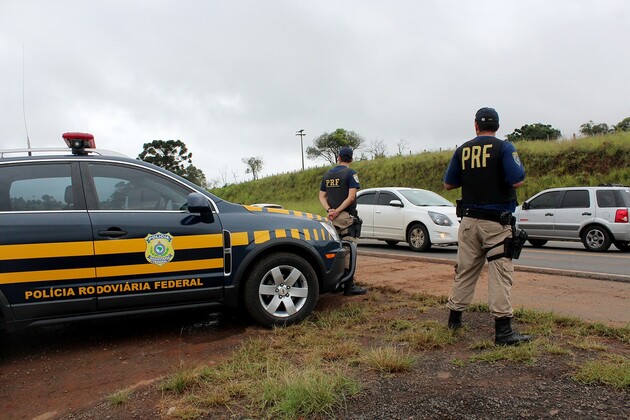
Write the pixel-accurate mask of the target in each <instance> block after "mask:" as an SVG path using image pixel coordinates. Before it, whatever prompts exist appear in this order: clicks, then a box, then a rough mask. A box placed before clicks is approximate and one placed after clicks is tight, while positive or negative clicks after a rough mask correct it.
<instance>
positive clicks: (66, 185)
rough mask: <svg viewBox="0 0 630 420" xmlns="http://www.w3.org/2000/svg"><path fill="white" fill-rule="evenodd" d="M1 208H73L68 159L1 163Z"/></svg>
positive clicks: (41, 209)
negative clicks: (13, 163) (23, 163)
mask: <svg viewBox="0 0 630 420" xmlns="http://www.w3.org/2000/svg"><path fill="white" fill-rule="evenodd" d="M0 180H1V181H0V210H2V211H51V210H73V209H74V197H73V194H72V176H71V165H70V164H69V163H54V164H33V165H3V166H2V167H0Z"/></svg>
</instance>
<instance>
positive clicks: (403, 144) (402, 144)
mask: <svg viewBox="0 0 630 420" xmlns="http://www.w3.org/2000/svg"><path fill="white" fill-rule="evenodd" d="M407 146H409V143H407V140H405V139H400V141H399V142H398V144H396V147H398V156H402V154H403V152H404V151H405V149H406V148H407Z"/></svg>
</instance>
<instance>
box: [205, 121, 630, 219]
mask: <svg viewBox="0 0 630 420" xmlns="http://www.w3.org/2000/svg"><path fill="white" fill-rule="evenodd" d="M516 147H517V149H518V152H519V156H520V158H521V161H522V162H523V165H524V166H525V170H526V172H527V178H526V180H525V185H524V186H523V187H522V188H519V189H518V199H519V201H523V200H525V199H527V198H529V197H531V196H532V195H534V194H535V193H537V192H538V191H540V190H543V189H546V188H552V187H564V186H584V185H598V184H605V183H614V184H624V185H630V133H628V132H625V133H618V134H613V135H607V136H597V137H588V138H584V139H576V140H559V141H523V142H519V143H517V144H516ZM453 152H454V150H446V151H441V152H425V153H420V154H415V155H409V156H393V157H388V158H382V159H375V160H368V161H360V162H354V163H353V164H352V167H353V168H354V169H355V170H356V171H357V172H358V173H359V179H360V181H361V187H362V188H371V187H386V186H397V187H415V188H424V189H427V190H431V191H435V192H437V193H439V194H441V195H443V196H444V197H446V198H448V199H449V200H451V201H453V202H455V199H457V198H459V197H460V194H461V193H460V190H454V191H445V190H444V188H443V186H442V177H443V176H444V172H445V171H446V166H447V165H448V162H449V160H450V158H451V156H452V154H453ZM328 169H329V167H328V166H326V167H319V168H312V169H306V170H304V171H296V172H292V173H287V174H282V175H276V176H271V177H267V178H263V179H258V180H256V181H250V182H243V183H240V184H233V185H228V186H225V187H222V188H214V189H212V190H210V192H212V193H214V194H216V195H218V196H219V197H221V198H223V199H226V200H228V201H232V202H234V203H241V204H252V203H277V204H281V205H283V206H284V207H285V208H290V209H293V210H302V211H308V212H312V213H317V214H322V215H323V214H324V209H322V208H321V206H320V204H319V201H318V199H317V196H318V191H319V184H320V182H321V179H322V176H323V175H324V173H325V172H326V171H327V170H328Z"/></svg>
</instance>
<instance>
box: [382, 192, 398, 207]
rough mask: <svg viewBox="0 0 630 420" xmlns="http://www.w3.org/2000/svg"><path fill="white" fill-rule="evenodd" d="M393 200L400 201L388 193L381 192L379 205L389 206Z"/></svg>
mask: <svg viewBox="0 0 630 420" xmlns="http://www.w3.org/2000/svg"><path fill="white" fill-rule="evenodd" d="M392 200H400V199H399V198H398V197H396V196H395V195H393V194H390V193H387V192H381V193H380V194H379V195H378V203H377V204H378V205H379V206H389V202H390V201H392Z"/></svg>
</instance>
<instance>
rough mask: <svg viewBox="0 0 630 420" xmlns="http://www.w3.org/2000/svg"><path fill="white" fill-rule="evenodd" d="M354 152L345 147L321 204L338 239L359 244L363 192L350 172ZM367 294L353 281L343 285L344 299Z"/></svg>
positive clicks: (325, 182)
mask: <svg viewBox="0 0 630 420" xmlns="http://www.w3.org/2000/svg"><path fill="white" fill-rule="evenodd" d="M351 162H352V148H350V147H347V146H346V147H342V148H341V149H340V150H339V155H338V156H337V166H335V167H334V168H332V169H331V170H329V171H328V172H326V174H325V175H324V178H323V179H322V183H321V186H320V188H319V202H320V203H321V204H322V206H323V207H324V208H325V209H326V212H327V213H328V218H329V219H330V220H331V221H332V224H333V226H335V229H336V230H337V233H339V236H340V237H341V238H342V239H344V240H348V241H351V242H354V243H356V242H357V236H358V235H357V234H356V230H355V229H354V227H355V226H356V223H357V221H358V220H359V219H358V213H357V203H356V200H357V190H358V189H359V188H360V185H359V176H358V175H357V172H356V171H355V170H354V169H351V168H350V163H351ZM365 293H367V290H366V289H364V288H363V287H359V286H357V285H356V284H354V278H352V279H350V281H348V282H346V283H345V285H344V295H363V294H365Z"/></svg>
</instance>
